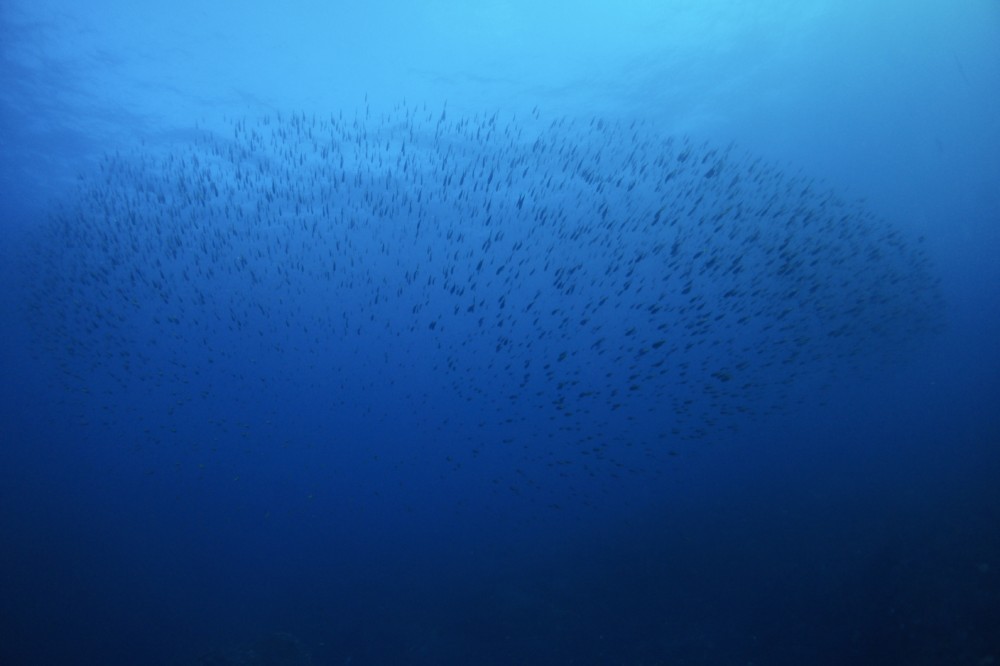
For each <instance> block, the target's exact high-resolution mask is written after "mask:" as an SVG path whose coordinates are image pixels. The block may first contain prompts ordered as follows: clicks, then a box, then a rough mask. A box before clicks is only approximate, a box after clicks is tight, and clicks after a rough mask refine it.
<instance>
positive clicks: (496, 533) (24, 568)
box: [0, 0, 1000, 664]
mask: <svg viewBox="0 0 1000 666" xmlns="http://www.w3.org/2000/svg"><path fill="white" fill-rule="evenodd" d="M135 4H136V3H129V2H111V1H105V0H102V1H100V2H92V3H86V7H85V8H84V5H82V4H80V3H72V2H57V1H54V0H50V1H47V2H31V3H29V2H8V3H4V4H3V6H2V8H0V84H2V85H0V151H2V152H0V155H2V160H0V234H2V236H0V238H2V247H0V279H2V280H3V284H4V285H5V286H6V288H5V289H4V290H3V293H2V295H0V300H2V310H0V321H2V322H3V325H2V327H0V336H2V337H0V349H2V352H0V353H2V358H0V369H2V372H0V663H4V664H112V663H114V664H117V663H121V664H138V663H144V664H145V663H149V664H158V663H163V664H188V663H197V657H198V656H199V655H204V654H208V653H212V652H213V651H216V652H219V653H226V654H230V655H232V654H234V653H235V652H236V651H238V650H240V649H241V646H249V645H252V644H254V642H255V641H260V640H261V639H262V637H266V636H268V635H271V634H273V633H274V632H287V633H289V634H292V635H294V636H296V637H297V638H298V640H300V641H301V644H302V645H303V646H305V647H306V648H307V649H308V651H309V652H311V653H312V660H313V662H314V663H316V664H346V663H353V664H388V663H420V664H438V663H441V664H463V663H483V664H494V663H495V664H507V663H538V664H549V663H585V664H589V663H593V664H618V663H621V664H638V663H692V664H695V663H697V664H700V663H705V664H718V663H747V664H749V663H755V664H799V663H812V664H821V663H828V664H843V663H873V664H875V663H877V664H889V663H906V664H922V663H926V664H941V663H969V664H983V663H991V662H990V661H989V659H992V660H996V659H998V658H1000V640H998V639H997V635H998V632H997V631H996V629H995V627H997V626H1000V578H998V576H1000V529H998V528H997V525H998V524H1000V484H997V482H996V479H997V476H998V471H1000V452H998V446H997V445H998V444H1000V409H998V407H1000V400H998V395H1000V393H998V391H1000V346H998V345H997V344H996V340H997V339H998V335H1000V307H998V290H997V286H996V285H997V284H1000V263H998V262H997V261H996V257H997V256H1000V255H998V251H1000V231H998V225H997V221H998V220H1000V194H998V192H1000V188H997V186H996V183H998V182H1000V7H998V5H997V3H996V2H994V1H986V0H977V1H972V2H966V3H961V7H955V6H951V5H949V6H938V5H939V4H940V3H934V2H918V3H914V2H896V1H895V0H891V1H889V0H887V1H885V2H877V3H871V2H863V1H861V0H856V1H850V2H835V3H834V2H821V1H810V2H779V1H777V0H773V1H769V2H762V3H752V4H753V7H752V8H751V7H750V6H749V5H750V4H751V3H724V2H707V3H706V2H667V3H652V2H651V3H628V7H627V8H625V9H623V8H621V7H618V6H617V4H618V3H600V2H589V3H579V2H573V3H570V2H546V3H531V2H490V3H450V2H437V3H430V2H427V3H393V2H388V1H386V2H376V3H361V4H357V5H356V6H353V4H352V6H350V7H348V6H347V3H343V6H341V3H319V2H306V1H304V0H300V1H297V2H292V3H279V4H275V5H274V6H273V8H270V9H269V8H268V6H267V5H266V3H260V4H259V5H255V4H253V3H251V4H250V5H249V6H248V5H247V3H235V2H233V3H229V2H225V3H214V4H209V3H199V2H190V3H184V2H182V3H167V4H163V5H159V6H148V7H146V6H141V7H136V6H135ZM744 5H746V6H744ZM402 99H406V100H408V102H410V103H411V104H421V103H427V104H428V105H429V106H430V108H432V109H440V108H442V107H443V106H444V105H445V103H447V108H448V110H449V113H452V114H455V115H459V116H460V115H462V114H468V115H470V116H471V115H473V114H476V113H480V112H486V113H492V112H493V111H497V110H499V111H500V112H501V113H503V114H521V115H522V116H525V115H527V114H528V113H529V111H530V110H531V109H533V108H534V107H536V106H537V107H539V108H541V109H542V110H543V112H544V114H545V116H546V117H549V118H557V117H563V116H566V117H571V118H581V119H589V118H590V117H592V116H595V115H597V116H604V117H611V118H619V119H626V120H628V119H634V118H638V119H642V120H644V121H646V122H648V123H650V124H651V125H652V126H654V127H656V128H657V129H658V130H660V131H662V132H664V133H671V134H678V135H690V136H693V137H695V138H696V139H699V140H701V139H707V140H710V141H712V142H713V143H716V144H720V145H726V144H727V143H729V142H730V141H735V142H737V144H738V145H739V146H740V147H741V149H746V150H748V151H751V152H752V153H754V154H757V155H760V156H762V157H763V158H764V159H766V160H768V161H769V162H771V163H776V164H778V165H781V166H782V168H785V167H787V169H788V171H789V172H793V173H794V172H798V171H799V170H801V171H802V172H804V173H806V174H809V175H811V176H815V177H818V178H821V179H823V181H824V182H825V183H827V184H828V185H829V186H831V187H834V188H835V189H837V190H838V191H840V192H842V193H843V194H844V196H845V197H848V198H863V199H864V200H865V202H866V203H865V205H866V206H867V207H868V208H869V209H870V210H872V211H873V212H874V213H875V214H876V215H877V216H879V217H881V218H884V219H886V220H887V221H889V222H890V223H891V224H893V225H896V226H897V227H899V228H900V229H902V230H903V231H904V232H905V233H906V234H907V237H910V238H915V237H917V236H920V235H923V236H924V237H925V239H926V240H925V245H924V247H925V249H926V251H927V252H928V254H929V255H930V257H931V259H932V260H933V266H934V271H935V273H936V274H937V275H938V276H939V277H940V278H941V284H942V289H943V292H944V297H945V303H946V327H945V329H944V330H943V331H942V332H940V333H939V334H936V335H930V336H926V337H923V338H921V341H920V343H919V344H918V345H917V347H916V350H915V351H913V352H912V353H910V354H909V356H908V358H907V359H906V360H905V361H903V362H898V363H893V364H890V365H889V366H888V367H885V366H882V365H874V364H873V365H872V366H871V368H868V369H867V371H860V372H854V371H845V372H844V374H843V376H842V377H840V378H839V379H838V382H837V383H836V384H835V385H834V388H833V390H832V391H826V392H822V393H820V392H817V393H815V394H814V393H812V392H811V388H812V387H811V386H810V385H809V384H808V383H804V384H803V385H802V386H801V387H800V388H799V392H800V394H802V395H800V400H801V404H799V405H794V406H789V408H788V409H787V410H785V411H784V412H782V413H779V414H774V415H769V416H765V417H761V418H757V419H753V420H750V419H748V420H747V421H746V422H743V423H740V424H739V425H740V428H739V430H738V431H737V432H736V433H735V434H732V433H729V432H728V431H727V432H724V433H723V432H720V433H714V434H713V436H712V437H709V438H706V439H705V440H704V441H700V442H696V443H685V444H680V445H678V447H677V448H678V453H679V455H678V456H676V457H672V458H670V459H668V460H666V462H663V463H658V464H657V465H656V468H655V470H649V473H647V474H644V475H638V476H637V477H635V478H630V477H625V478H615V477H611V476H608V475H599V476H598V477H596V478H594V479H592V478H590V477H589V476H586V475H583V474H580V475H579V476H573V477H571V478H570V479H569V480H566V479H565V478H563V477H557V476H556V475H554V474H553V473H552V470H551V468H548V467H546V466H545V465H543V464H542V463H541V462H539V463H537V465H535V466H534V467H528V468H527V469H523V466H524V465H525V462H526V461H529V464H530V459H531V457H530V456H529V455H517V456H510V457H505V455H504V454H503V453H502V450H501V453H499V454H496V455H495V456H494V457H492V458H489V459H486V460H484V459H480V461H479V463H478V466H477V464H475V463H469V460H470V459H471V457H470V456H469V453H468V452H469V451H470V450H471V444H470V441H471V440H470V437H471V438H472V439H475V438H476V437H478V436H480V433H477V430H476V427H475V420H474V419H471V418H470V419H465V420H463V416H462V410H463V409H464V408H465V405H464V403H463V402H462V401H461V400H458V399H455V398H454V397H453V396H449V395H447V394H443V395H440V396H439V399H438V400H433V401H432V402H431V404H430V406H429V407H426V406H425V409H427V410H430V411H431V412H432V413H434V414H442V413H454V415H455V416H454V421H453V424H454V427H453V428H452V429H450V430H445V431H443V432H440V433H437V434H435V435H433V436H431V435H430V434H429V433H427V432H424V431H420V430H414V429H412V428H410V426H411V425H412V424H413V423H414V421H413V420H412V419H410V417H409V416H408V415H407V414H400V415H397V417H396V418H394V417H393V416H392V408H391V405H392V404H393V403H392V401H393V400H397V399H399V397H400V395H401V392H402V391H403V389H399V388H398V387H395V388H394V387H390V386H387V385H385V380H386V375H385V374H384V373H382V372H381V371H380V370H378V367H377V366H376V367H375V369H374V370H371V375H370V376H369V377H365V376H364V372H365V368H364V366H363V365H359V366H358V370H357V372H358V376H356V377H355V379H354V380H353V381H354V383H353V384H352V386H367V387H368V389H369V391H370V392H366V393H365V395H364V397H363V398H356V400H357V401H360V402H361V403H363V404H367V405H371V406H375V407H376V413H377V415H378V416H377V417H370V418H369V417H366V415H365V414H363V413H362V414H355V415H353V417H348V416H345V413H343V412H338V414H339V416H338V419H339V420H338V421H337V422H336V423H335V424H331V423H329V422H328V420H327V418H326V412H325V411H324V409H325V407H324V405H325V404H326V402H325V396H326V395H327V394H326V393H322V392H321V393H320V394H314V393H312V392H311V391H310V389H309V388H308V387H303V386H300V385H296V384H294V383H293V382H291V380H288V381H286V382H285V383H281V381H284V380H287V379H288V378H289V377H292V378H295V377H298V376H299V375H286V374H283V369H282V368H280V367H258V366H256V365H255V364H254V363H253V362H252V361H251V360H250V359H251V358H252V357H254V356H255V355H256V354H258V353H259V350H258V349H257V348H255V347H252V346H248V348H247V349H245V350H233V353H234V358H235V359H236V360H234V361H233V364H234V365H235V366H236V367H244V366H245V368H246V374H247V375H248V376H251V377H258V376H263V377H267V378H277V379H279V380H281V381H278V382H277V384H275V385H273V386H271V387H270V388H269V389H268V391H267V392H263V393H262V392H261V391H258V390H255V389H253V388H248V386H251V385H253V383H254V382H255V381H257V380H256V379H251V380H250V381H248V382H239V381H235V380H233V379H232V378H229V379H220V380H219V381H217V382H215V383H213V384H212V388H211V391H212V394H213V395H214V396H216V398H215V399H213V400H209V401H208V402H207V403H198V402H197V400H195V401H194V404H195V406H191V405H187V404H185V405H181V406H179V407H178V409H180V410H182V413H183V414H184V416H183V418H181V417H177V418H175V417H174V416H173V412H172V411H170V409H169V405H168V404H167V403H166V401H165V400H168V399H171V398H174V399H176V398H178V397H179V398H180V399H185V398H184V396H176V395H173V394H169V391H170V390H173V387H175V386H177V384H176V382H175V383H173V384H171V382H170V381H168V382H166V384H167V385H168V389H166V390H163V391H160V390H159V389H151V390H148V391H146V390H145V389H147V388H148V387H149V386H150V385H151V384H152V382H150V381H147V380H145V379H133V380H130V381H131V382H132V383H131V384H130V385H131V386H132V387H133V388H135V390H133V391H126V392H122V391H120V390H119V388H120V387H116V386H114V385H113V384H110V383H105V382H107V381H108V377H107V375H106V374H105V373H103V372H95V373H93V374H92V375H88V374H86V373H84V374H82V375H78V376H77V377H76V379H75V380H74V381H73V382H66V381H65V377H64V375H63V373H62V372H61V371H60V369H59V368H58V367H57V364H58V359H57V358H55V357H53V356H47V355H46V354H44V353H40V352H39V349H40V348H42V349H44V345H41V346H40V345H39V344H38V338H39V337H45V336H46V332H45V331H44V330H43V331H39V329H37V328H32V327H30V326H29V325H28V324H27V322H26V321H25V319H26V317H25V307H26V305H25V303H26V300H27V299H32V298H34V299H38V298H39V296H38V294H39V290H38V289H35V288H33V285H31V284H28V282H29V281H30V279H31V278H32V276H34V275H35V273H33V272H32V270H33V269H32V268H31V266H32V258H33V254H32V253H33V251H34V250H33V249H32V245H31V239H33V238H35V237H36V234H37V232H38V230H39V229H41V228H43V227H44V225H45V224H46V220H48V219H49V214H50V212H51V211H52V210H53V209H54V207H55V206H56V203H57V202H59V201H63V202H65V201H72V199H73V197H74V196H76V194H75V192H76V190H75V189H74V188H75V186H76V182H77V179H78V178H81V179H83V182H87V179H88V178H93V177H95V174H96V173H97V171H98V164H99V160H100V159H101V157H102V155H105V154H107V153H114V152H115V151H118V150H121V151H122V152H128V151H133V150H137V149H138V150H140V151H141V150H150V151H154V152H156V151H158V152H164V151H167V152H169V151H170V150H175V149H176V150H182V149H183V148H181V147H182V146H183V145H185V142H187V141H190V140H192V139H193V137H194V132H193V131H192V130H193V128H194V127H195V126H198V127H201V128H209V129H214V130H218V131H220V132H225V131H226V130H227V128H228V127H229V124H228V123H229V120H227V119H233V118H242V117H250V118H256V117H259V116H261V115H264V114H274V113H276V112H283V113H287V112H289V111H294V110H302V111H305V112H307V113H318V114H329V113H332V112H338V111H340V110H341V109H346V110H347V112H348V113H350V114H353V113H354V109H357V108H360V107H361V106H363V105H364V104H365V103H366V102H365V100H367V103H368V104H370V105H371V106H372V108H373V109H374V110H376V111H375V112H376V113H378V112H379V111H384V112H387V113H391V109H393V108H394V105H395V104H397V103H398V102H399V101H400V100H402ZM137 147H138V148H137ZM47 238H49V239H50V240H51V236H48V237H47ZM34 286H37V285H34ZM42 293H44V291H43V292H42ZM32 307H35V308H42V309H44V308H45V303H44V302H37V300H36V302H35V303H33V305H32ZM153 333H154V334H155V331H154V332H153ZM49 334H51V331H50V332H49ZM33 338H34V339H33ZM359 344H361V345H362V347H361V349H362V352H360V353H359V355H360V357H361V358H366V356H365V355H366V354H368V355H371V357H372V358H377V355H378V354H377V352H378V351H379V348H378V345H379V344H383V341H379V340H373V341H368V342H367V343H366V342H365V341H362V342H361V343H359ZM365 344H369V345H370V346H368V347H365V346H364V345H365ZM241 358H242V359H243V360H240V359H241ZM192 362H194V359H192ZM153 365H155V361H154V362H153ZM163 369H164V371H165V372H166V373H167V374H168V375H170V373H172V372H175V370H174V368H173V367H170V366H169V364H168V363H167V362H166V360H164V363H163ZM862 370H865V369H862ZM326 379H328V378H322V380H321V381H320V382H319V383H320V384H323V381H326ZM395 379H398V380H399V382H400V384H403V385H405V384H406V382H407V381H411V382H414V383H415V384H414V385H418V384H419V383H420V382H421V381H422V380H421V378H420V377H419V376H416V377H410V378H407V377H396V378H395ZM81 386H82V387H85V388H86V392H83V391H82V390H81ZM484 388H489V387H484ZM380 391H381V393H380ZM397 391H398V392H399V393H394V392H397ZM262 396H263V397H262ZM383 398H384V399H383ZM198 404H206V405H207V406H206V407H203V408H199V407H197V405H198ZM219 405H223V406H225V407H226V409H227V410H228V411H226V412H225V413H220V412H218V411H213V407H218V406H219ZM199 409H204V410H205V411H203V412H199V411H198V410H199ZM185 410H187V411H185ZM379 410H381V411H379ZM387 415H388V416H387ZM171 429H179V432H173V431H172V430H171ZM150 433H152V434H150ZM515 434H517V433H515ZM521 434H523V435H524V437H525V438H526V439H527V440H529V441H530V440H531V434H532V433H530V432H526V433H521ZM482 436H483V437H484V438H486V437H493V436H495V434H494V433H491V434H488V435H486V434H484V435H482ZM372 452H376V453H377V454H378V455H380V456H381V457H380V458H379V459H378V460H377V461H376V460H374V459H373V456H372V455H370V454H371V453H372ZM623 454H624V452H623ZM448 455H453V456H459V457H462V459H463V460H465V461H466V466H465V467H464V468H463V469H462V470H458V471H455V470H453V469H452V467H451V466H449V465H448V464H447V462H446V456H448ZM463 456H464V457H463ZM518 470H521V471H520V472H519V471H518ZM519 474H521V475H523V476H525V477H526V478H530V479H532V482H533V483H534V484H537V485H528V486H527V487H526V488H522V491H523V492H520V493H514V492H497V491H495V490H492V489H488V485H487V484H488V483H489V480H490V479H491V478H493V477H500V478H502V479H504V480H505V485H507V482H508V481H510V480H511V479H513V480H515V481H516V480H517V479H518V478H519V477H518V475H519ZM553 504H558V505H559V508H558V509H555V508H553V507H552V505H553Z"/></svg>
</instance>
